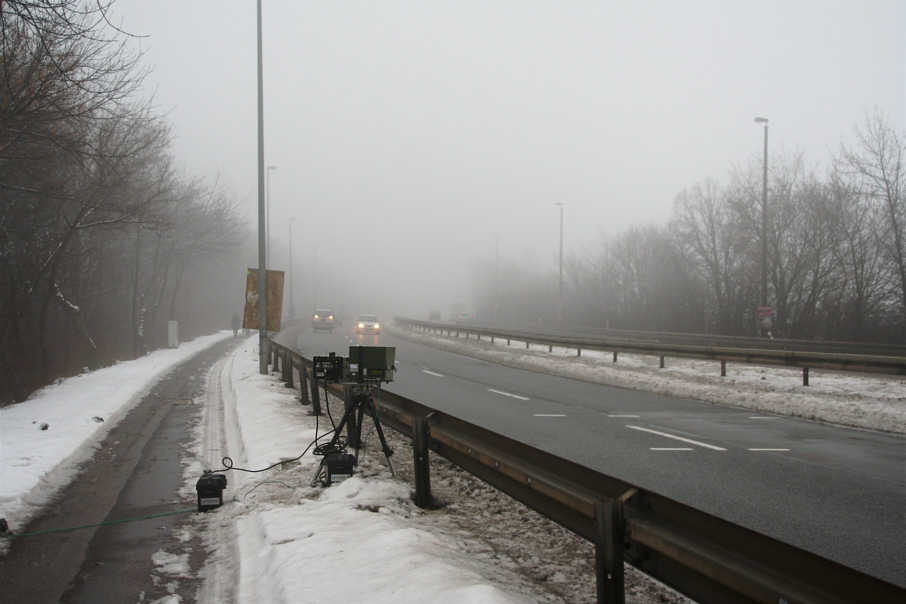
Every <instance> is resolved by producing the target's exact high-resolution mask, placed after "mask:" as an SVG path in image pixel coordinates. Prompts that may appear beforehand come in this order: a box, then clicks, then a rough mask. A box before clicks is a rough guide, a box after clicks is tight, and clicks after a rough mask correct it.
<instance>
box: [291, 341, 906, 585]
mask: <svg viewBox="0 0 906 604" xmlns="http://www.w3.org/2000/svg"><path fill="white" fill-rule="evenodd" d="M284 337H285V338H287V340H288V341H289V342H290V343H293V342H294V343H295V346H296V347H297V348H298V349H299V350H300V352H302V353H303V355H305V356H306V357H308V356H310V355H325V354H328V353H330V352H336V353H337V354H338V355H341V356H346V355H347V354H348V347H349V346H350V345H356V344H359V345H366V346H395V347H396V366H397V372H396V376H395V380H394V382H393V383H391V384H388V385H386V386H385V389H386V390H388V391H392V392H394V393H396V394H399V395H402V396H405V397H407V398H410V399H412V400H415V401H417V402H419V403H422V404H424V405H427V406H429V407H432V408H436V409H440V410H442V411H444V412H447V413H450V414H452V415H456V416H458V417H461V418H463V419H465V420H467V421H470V422H472V423H476V424H479V425H481V426H484V427H486V428H488V429H490V430H493V431H496V432H499V433H501V434H504V435H506V436H509V437H511V438H514V439H517V440H520V441H522V442H525V443H527V444H530V445H532V446H534V447H537V448H539V449H543V450H546V451H549V452H551V453H554V454H556V455H559V456H560V457H564V458H566V459H569V460H571V461H574V462H576V463H579V464H582V465H584V466H587V467H589V468H593V469H595V470H597V471H599V472H602V473H605V474H608V475H611V476H614V477H616V478H619V479H620V480H623V481H625V482H628V483H630V484H634V485H636V486H638V487H641V488H644V489H648V490H651V491H653V492H656V493H659V494H661V495H664V496H667V497H670V498H673V499H676V500H678V501H680V502H682V503H685V504H688V505H690V506H693V507H695V508H698V509H700V510H703V511H706V512H708V513H710V514H713V515H715V516H718V517H721V518H724V519H726V520H729V521H731V522H734V523H737V524H740V525H742V526H746V527H748V528H751V529H753V530H756V531H758V532H760V533H763V534H766V535H769V536H771V537H775V538H777V539H779V540H781V541H785V542H787V543H790V544H792V545H795V546H797V547H800V548H803V549H806V550H808V551H811V552H813V553H816V554H819V555H821V556H824V557H827V558H830V559H832V560H836V561H838V562H841V563H843V564H845V565H847V566H850V567H852V568H855V569H858V570H861V571H863V572H866V573H868V574H871V575H874V576H877V577H880V578H882V579H885V580H887V581H889V582H891V583H895V584H898V585H901V586H904V587H906V566H904V565H903V560H906V439H904V438H903V437H901V436H896V435H890V434H880V433H875V432H870V431H866V430H856V429H848V428H841V427H836V426H829V425H822V424H818V423H815V422H809V421H804V420H799V419H792V418H786V417H779V416H771V415H764V414H759V413H757V412H753V411H749V410H745V409H738V408H733V407H721V406H718V405H712V404H707V403H701V402H698V401H693V400H687V399H681V398H676V397H670V396H664V395H658V394H651V393H645V392H639V391H633V390H624V389H619V388H612V387H607V386H602V385H598V384H590V383H585V382H580V381H576V380H570V379H565V378H561V377H556V376H551V375H544V374H540V373H534V372H529V371H524V370H519V369H513V368H508V367H503V366H499V365H495V364H492V363H487V362H484V361H481V360H477V359H474V358H470V357H466V356H462V355H457V354H452V353H448V352H443V351H439V350H436V349H433V348H430V347H426V346H422V345H419V344H415V343H412V342H409V341H406V340H403V339H400V338H395V337H393V336H392V335H390V334H388V333H383V334H381V335H380V336H375V335H362V336H357V335H355V333H354V331H353V330H352V329H350V328H347V329H346V330H345V331H344V330H341V329H337V330H336V332H335V333H334V334H326V333H317V334H314V333H311V332H310V330H305V329H302V330H301V331H299V332H298V333H297V334H294V335H292V336H290V334H286V335H285V336H284Z"/></svg>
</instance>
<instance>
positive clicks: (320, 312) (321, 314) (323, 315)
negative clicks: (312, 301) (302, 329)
mask: <svg viewBox="0 0 906 604" xmlns="http://www.w3.org/2000/svg"><path fill="white" fill-rule="evenodd" d="M333 325H334V316H333V311H332V310H330V309H329V308H318V309H316V310H315V314H314V315H313V316H312V318H311V330H312V331H327V332H331V333H333Z"/></svg>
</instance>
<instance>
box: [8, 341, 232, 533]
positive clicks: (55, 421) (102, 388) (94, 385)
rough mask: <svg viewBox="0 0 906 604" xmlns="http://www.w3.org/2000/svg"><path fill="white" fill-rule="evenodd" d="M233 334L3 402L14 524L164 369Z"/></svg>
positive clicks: (63, 479) (67, 477)
mask: <svg viewBox="0 0 906 604" xmlns="http://www.w3.org/2000/svg"><path fill="white" fill-rule="evenodd" d="M231 335H232V334H231V333H230V332H228V331H223V332H219V333H217V334H214V335H211V336H205V337H201V338H197V339H195V340H193V341H191V342H184V343H182V344H180V345H179V347H178V348H173V349H164V350H158V351H155V352H152V353H150V354H148V355H146V356H144V357H142V358H140V359H135V360H133V361H125V362H122V363H117V364H116V365H113V366H111V367H105V368H104V369H99V370H97V371H92V372H90V373H83V374H81V375H77V376H74V377H71V378H68V379H65V380H59V381H58V382H57V383H55V384H52V385H50V386H47V387H46V388H43V389H41V390H39V391H37V392H35V393H34V394H33V395H32V396H31V397H29V399H28V400H26V401H23V402H21V403H19V404H16V405H11V406H9V407H5V408H3V409H0V516H2V517H4V518H6V519H7V520H8V521H9V523H10V526H23V525H25V524H26V523H27V522H28V521H29V520H30V519H31V518H33V517H34V515H35V513H36V511H37V510H38V509H40V507H41V506H42V505H44V504H45V503H46V502H47V500H48V499H49V498H50V497H51V496H52V495H53V494H54V493H55V492H57V491H58V490H59V489H62V488H63V487H64V486H65V485H66V484H68V483H69V482H70V481H71V480H72V479H73V477H74V476H75V473H76V472H77V471H78V467H79V465H80V464H81V463H83V462H85V461H86V460H88V459H90V458H91V456H92V455H94V453H95V451H96V450H97V447H98V444H99V443H100V442H101V441H102V440H103V439H104V437H105V436H106V435H107V433H108V432H110V430H111V429H112V428H113V427H114V426H115V425H116V424H117V422H119V421H120V419H122V418H123V416H124V415H125V414H126V413H128V412H129V411H130V410H131V409H132V408H133V407H135V406H136V405H137V404H138V403H139V402H140V401H141V400H142V398H143V397H144V396H145V395H146V394H147V393H148V392H149V391H150V390H151V389H152V388H153V387H154V385H155V384H157V382H158V381H160V379H161V378H162V377H163V376H165V375H166V374H167V373H169V372H170V371H171V370H172V369H174V368H175V367H178V366H179V365H180V364H181V363H184V362H185V361H186V360H187V359H190V358H192V357H193V356H195V355H196V354H198V353H199V352H201V351H203V350H205V349H207V348H210V347H211V346H213V345H214V344H216V343H218V342H221V341H223V340H225V339H227V338H228V337H229V336H231Z"/></svg>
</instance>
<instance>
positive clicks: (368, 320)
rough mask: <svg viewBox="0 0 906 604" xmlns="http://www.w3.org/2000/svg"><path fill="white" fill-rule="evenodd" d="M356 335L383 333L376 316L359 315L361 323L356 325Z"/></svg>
mask: <svg viewBox="0 0 906 604" xmlns="http://www.w3.org/2000/svg"><path fill="white" fill-rule="evenodd" d="M355 331H356V333H358V334H363V333H374V334H380V333H381V323H380V321H378V318H377V317H376V316H375V315H359V322H358V324H356V328H355Z"/></svg>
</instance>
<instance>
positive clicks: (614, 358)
mask: <svg viewBox="0 0 906 604" xmlns="http://www.w3.org/2000/svg"><path fill="white" fill-rule="evenodd" d="M613 362H614V363H616V362H617V351H616V350H614V351H613Z"/></svg>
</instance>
